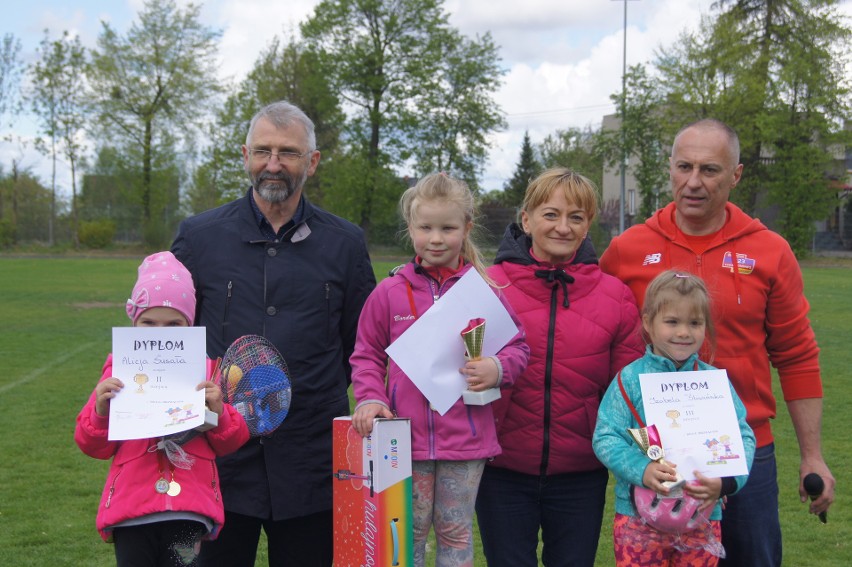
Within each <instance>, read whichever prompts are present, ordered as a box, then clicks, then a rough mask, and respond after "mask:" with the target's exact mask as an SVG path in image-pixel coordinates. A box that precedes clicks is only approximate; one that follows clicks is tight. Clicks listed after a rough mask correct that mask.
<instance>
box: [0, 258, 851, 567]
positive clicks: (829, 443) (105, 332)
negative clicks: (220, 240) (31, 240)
mask: <svg viewBox="0 0 852 567" xmlns="http://www.w3.org/2000/svg"><path fill="white" fill-rule="evenodd" d="M138 263H139V258H134V259H109V258H97V259H82V258H54V259H41V258H11V257H2V256H0V323H2V324H0V354H2V372H0V431H2V435H0V565H2V566H14V567H17V566H39V567H42V566H65V565H67V566H74V567H76V566H86V567H96V566H107V565H114V563H115V562H114V557H113V551H112V547H111V546H110V545H108V544H105V543H103V542H102V541H101V539H100V537H99V536H98V534H97V532H96V531H95V527H94V522H95V512H96V508H97V505H98V500H99V497H100V492H101V489H102V487H103V482H104V478H105V474H106V470H107V466H108V463H106V462H102V461H97V460H94V459H91V458H89V457H86V456H85V455H83V454H82V453H81V452H80V451H79V449H78V448H77V447H76V445H75V444H74V441H73V429H74V419H75V417H76V415H77V412H78V411H79V410H80V408H81V407H82V406H83V404H84V403H85V401H86V399H87V398H88V396H89V394H90V393H91V391H92V388H93V387H94V384H95V382H96V381H97V379H98V378H99V376H100V370H101V365H102V363H103V360H104V357H105V355H106V353H107V352H108V351H109V349H110V339H111V328H112V327H113V326H124V325H126V324H127V318H126V316H125V314H124V307H123V305H124V300H125V299H126V297H127V294H128V293H129V292H130V289H131V288H132V286H133V283H134V282H135V276H136V267H137V265H138ZM391 265H393V262H377V263H376V265H375V269H376V272H377V274H379V275H380V277H381V276H384V275H385V274H386V273H387V269H388V267H390V266H391ZM850 268H852V264H849V263H848V262H836V261H833V262H830V263H825V262H820V263H810V264H809V265H807V266H806V267H805V269H804V274H805V283H806V288H807V294H808V298H809V299H810V301H811V308H812V311H811V320H812V322H813V325H814V328H815V329H816V333H817V338H818V340H819V343H820V346H821V348H822V354H821V363H822V367H823V376H824V383H825V402H824V403H825V412H824V418H823V444H824V452H825V454H826V456H827V459H828V462H829V465H830V466H831V468H832V471H833V473H834V475H835V477H836V478H837V481H838V494H837V500H836V502H835V504H834V506H833V507H832V509H831V511H830V512H829V522H828V524H827V525H821V524H820V523H819V521H818V520H817V519H816V517H814V516H809V515H808V514H807V513H806V506H805V505H804V504H801V503H800V502H799V500H798V495H797V492H796V487H797V480H798V471H797V469H798V450H797V445H796V442H795V437H794V435H793V431H792V427H791V425H790V421H789V417H788V416H787V413H786V409H785V408H784V406H783V404H781V405H780V407H779V408H778V414H779V415H778V419H777V420H776V423H775V426H774V430H775V432H776V437H777V447H778V463H779V484H780V487H781V504H780V506H781V522H782V526H783V529H784V557H785V561H784V564H785V565H789V566H793V567H799V566H808V567H811V566H823V565H824V566H834V565H850V564H852V543H850V542H852V506H850V504H852V499H850V496H849V492H848V490H846V489H847V488H848V487H849V486H850V483H852V478H850V473H849V468H850V464H852V458H850V452H852V442H850V438H849V433H850V432H852V387H850V385H852V384H850V382H852V370H850V369H852V348H850V342H849V339H850V337H852V270H850ZM329 472H330V471H329ZM611 519H612V509H611V505H609V506H608V509H607V516H606V517H605V519H604V530H603V533H602V535H601V541H600V549H599V553H598V562H597V564H598V565H601V566H606V565H612V563H613V561H612V546H611V540H610V537H611V530H610V523H611ZM265 564H266V561H265V558H262V559H261V560H259V561H258V565H265ZM476 565H477V566H479V565H485V561H484V559H483V558H482V555H481V553H479V554H478V556H477V562H476Z"/></svg>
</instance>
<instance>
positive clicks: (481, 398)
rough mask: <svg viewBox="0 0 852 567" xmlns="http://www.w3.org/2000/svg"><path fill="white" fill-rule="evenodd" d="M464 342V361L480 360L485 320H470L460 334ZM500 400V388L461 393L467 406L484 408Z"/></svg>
mask: <svg viewBox="0 0 852 567" xmlns="http://www.w3.org/2000/svg"><path fill="white" fill-rule="evenodd" d="M461 338H462V340H463V341H464V346H465V353H464V357H465V359H466V360H480V359H481V358H482V343H483V341H485V319H471V320H470V321H469V322H468V324H467V327H465V328H464V330H462V332H461ZM499 399H500V388H499V387H496V388H489V389H487V390H484V391H482V392H473V391H471V390H465V391H464V392H462V400H464V403H465V404H467V405H469V406H484V405H485V404H490V403H491V402H493V401H494V400H499Z"/></svg>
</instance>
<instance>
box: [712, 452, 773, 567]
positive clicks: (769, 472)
mask: <svg viewBox="0 0 852 567" xmlns="http://www.w3.org/2000/svg"><path fill="white" fill-rule="evenodd" d="M722 545H724V546H725V552H726V553H727V558H726V559H723V560H722V561H720V562H719V565H720V567H721V566H724V567H734V566H736V567H740V566H742V567H778V566H779V565H781V522H780V520H779V519H778V472H777V468H776V465H775V444H774V443H771V444H769V445H766V446H764V447H760V448H759V449H757V450H756V451H755V452H754V464H753V465H752V466H751V471H750V472H749V475H748V482H746V485H745V486H744V487H743V488H742V490H740V491H739V492H738V493H737V494H734V495H732V496H728V504H727V506H725V509H724V510H723V511H722Z"/></svg>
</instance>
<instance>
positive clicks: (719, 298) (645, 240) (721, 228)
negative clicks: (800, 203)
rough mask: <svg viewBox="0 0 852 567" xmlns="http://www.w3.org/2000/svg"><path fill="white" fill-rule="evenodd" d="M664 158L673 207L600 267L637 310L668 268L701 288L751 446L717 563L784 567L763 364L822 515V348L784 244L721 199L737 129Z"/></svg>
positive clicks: (706, 130) (698, 133)
mask: <svg viewBox="0 0 852 567" xmlns="http://www.w3.org/2000/svg"><path fill="white" fill-rule="evenodd" d="M669 161H670V176H671V184H672V197H673V199H674V202H672V203H670V204H669V205H668V206H666V207H664V208H663V209H660V210H658V211H657V212H656V213H654V215H653V216H652V217H651V218H649V219H648V220H647V221H646V222H645V223H644V224H640V225H637V226H634V227H632V228H630V229H629V230H627V231H626V232H625V233H624V234H623V235H621V236H619V237H616V238H615V239H613V241H612V243H611V244H610V246H609V248H608V249H607V250H606V252H604V254H603V256H602V257H601V262H600V264H601V268H602V269H603V271H605V272H607V273H610V274H613V275H615V276H617V277H618V278H620V279H621V280H622V281H624V282H625V283H626V284H627V285H628V286H630V288H631V289H632V290H633V293H634V294H635V295H636V299H637V301H638V302H639V304H640V307H641V305H642V301H643V299H644V296H645V288H646V287H647V286H648V284H649V283H650V281H651V280H652V279H653V278H654V276H656V275H657V274H659V273H660V272H662V271H663V270H666V269H676V270H688V271H690V272H692V273H694V274H696V275H698V276H700V277H702V278H703V279H704V280H705V281H706V282H707V285H708V287H709V289H710V290H711V292H712V293H713V302H714V305H713V310H714V321H715V323H716V328H717V331H718V333H717V335H718V336H717V344H716V350H715V353H713V354H714V355H715V356H714V358H713V361H712V364H713V365H714V366H717V367H719V368H724V369H726V370H727V372H728V376H729V377H730V379H731V382H732V383H733V385H734V387H735V388H736V390H737V393H738V394H739V395H740V397H741V398H742V400H743V402H744V403H745V405H746V408H747V410H748V418H747V419H748V423H749V425H750V426H751V427H752V429H753V430H754V433H755V436H756V437H757V447H758V448H757V451H756V453H755V457H754V466H753V467H752V470H751V473H750V476H749V480H748V483H747V484H746V486H745V487H744V488H743V490H741V491H740V492H739V493H738V494H736V495H733V496H729V497H728V503H727V506H726V508H725V511H724V514H723V519H722V540H723V544H724V546H725V549H726V551H727V555H728V557H727V559H725V560H723V561H722V562H721V563H720V565H747V566H749V567H756V566H777V565H781V527H780V523H779V519H778V481H777V474H776V464H775V452H774V442H773V437H772V430H771V428H770V424H769V420H770V419H771V418H774V417H775V398H774V396H773V394H772V382H771V374H770V368H769V366H770V363H771V364H772V366H774V367H775V368H776V369H777V370H778V375H779V377H780V382H781V389H782V391H783V393H784V400H785V401H786V403H787V409H788V410H789V412H790V417H791V419H792V421H793V427H794V428H795V431H796V436H797V438H798V441H799V448H800V454H801V465H800V467H799V475H800V479H799V495H800V497H801V499H802V502H805V501H806V500H807V493H806V492H805V489H804V487H803V486H802V479H803V478H804V477H805V475H807V474H809V473H817V474H819V475H820V476H821V477H822V478H823V480H824V481H825V489H824V491H823V493H822V495H821V496H820V497H819V498H816V499H815V500H814V501H813V502H811V504H810V512H811V513H812V514H819V513H821V512H825V511H826V510H827V509H828V507H829V506H830V505H831V503H832V502H833V501H834V484H835V481H834V477H833V476H832V474H831V471H829V469H828V466H827V465H826V463H825V460H824V459H823V456H822V449H821V445H820V430H821V423H822V381H821V378H820V370H819V361H818V354H819V348H818V347H817V344H816V340H815V338H814V332H813V329H812V328H811V325H810V321H809V320H808V316H807V313H808V308H809V306H808V302H807V300H806V299H805V296H804V292H803V283H802V273H801V270H800V269H799V265H798V262H797V261H796V258H795V256H794V255H793V252H792V250H791V249H790V246H789V244H788V243H787V241H786V240H784V239H783V238H782V237H781V236H780V235H778V234H777V233H775V232H772V231H770V230H768V229H767V228H766V226H764V225H763V224H762V223H761V222H760V221H759V220H757V219H754V218H751V217H750V216H748V215H747V214H745V213H744V212H743V211H742V210H741V209H739V208H738V207H736V206H735V205H733V204H731V203H729V202H728V197H729V195H730V193H731V190H732V189H733V188H734V187H736V185H737V183H738V182H739V180H740V177H741V175H742V171H743V165H742V164H741V163H739V139H738V138H737V134H736V133H735V132H734V131H733V129H731V128H730V127H729V126H727V125H726V124H724V123H722V122H719V121H717V120H710V119H705V120H700V121H698V122H695V123H693V124H690V125H688V126H686V127H685V128H683V129H682V130H681V131H680V132H679V133H678V134H677V136H675V140H674V145H673V147H672V154H671V157H670V158H669ZM705 354H706V353H705ZM708 362H710V361H708Z"/></svg>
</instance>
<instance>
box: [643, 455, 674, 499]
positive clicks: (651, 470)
mask: <svg viewBox="0 0 852 567" xmlns="http://www.w3.org/2000/svg"><path fill="white" fill-rule="evenodd" d="M675 468H677V465H676V464H674V463H670V462H668V461H651V462H650V463H649V464H648V466H647V467H645V473H644V474H643V475H642V484H644V485H645V487H646V488H650V489H651V490H653V491H654V492H656V493H657V494H662V495H663V496H666V495H668V493H669V488H668V487H667V486H664V485H663V483H664V482H674V481H675V480H677V471H676V470H675Z"/></svg>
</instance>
